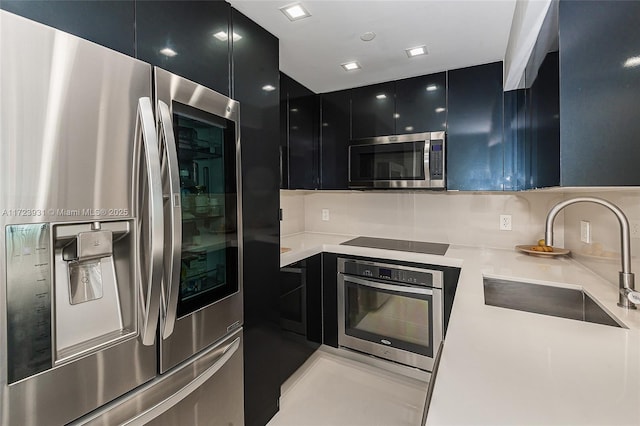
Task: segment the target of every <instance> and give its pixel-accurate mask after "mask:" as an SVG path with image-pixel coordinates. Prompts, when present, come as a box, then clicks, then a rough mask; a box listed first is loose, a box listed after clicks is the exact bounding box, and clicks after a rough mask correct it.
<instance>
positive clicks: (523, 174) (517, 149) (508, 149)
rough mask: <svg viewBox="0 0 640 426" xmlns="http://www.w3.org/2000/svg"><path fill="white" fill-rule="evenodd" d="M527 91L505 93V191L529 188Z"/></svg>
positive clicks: (519, 90)
mask: <svg viewBox="0 0 640 426" xmlns="http://www.w3.org/2000/svg"><path fill="white" fill-rule="evenodd" d="M527 95H528V91H527V90H526V89H518V90H510V91H508V92H504V142H503V143H504V190H505V191H518V190H522V189H527V188H529V182H530V176H531V167H530V163H529V156H528V155H527V152H529V150H530V149H529V145H528V144H527V139H526V134H527V114H526V105H527V99H528V96H527Z"/></svg>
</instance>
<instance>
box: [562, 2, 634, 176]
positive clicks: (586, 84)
mask: <svg viewBox="0 0 640 426" xmlns="http://www.w3.org/2000/svg"><path fill="white" fill-rule="evenodd" d="M559 7H560V10H559V13H560V15H559V27H560V100H561V102H560V140H561V150H560V170H561V184H562V186H622V185H634V186H637V185H640V167H638V159H639V158H640V143H639V142H640V136H639V135H640V119H639V118H638V117H639V115H638V111H640V96H638V94H639V93H640V67H639V65H638V64H639V63H640V50H639V45H638V40H640V25H639V24H638V17H639V16H640V2H638V1H617V0H612V1H561V2H560V5H559Z"/></svg>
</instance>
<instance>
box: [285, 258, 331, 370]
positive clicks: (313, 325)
mask: <svg viewBox="0 0 640 426" xmlns="http://www.w3.org/2000/svg"><path fill="white" fill-rule="evenodd" d="M280 326H281V329H282V348H281V351H280V353H281V359H280V377H281V381H282V383H284V382H285V381H286V380H287V379H288V378H289V377H290V376H291V375H292V374H293V373H294V372H295V371H296V370H297V369H298V368H300V366H302V364H304V362H305V361H306V360H307V359H308V358H309V357H310V356H311V354H313V352H315V351H316V349H318V347H320V345H321V344H322V257H321V255H320V254H317V255H315V256H312V257H310V258H307V259H305V260H302V261H300V262H296V263H294V264H292V265H289V266H286V267H284V268H281V269H280Z"/></svg>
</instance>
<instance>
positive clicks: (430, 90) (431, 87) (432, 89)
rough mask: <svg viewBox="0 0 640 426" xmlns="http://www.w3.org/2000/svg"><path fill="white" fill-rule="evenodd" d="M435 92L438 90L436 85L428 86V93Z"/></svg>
mask: <svg viewBox="0 0 640 426" xmlns="http://www.w3.org/2000/svg"><path fill="white" fill-rule="evenodd" d="M434 90H438V86H436V85H435V84H430V85H428V86H427V92H433V91H434Z"/></svg>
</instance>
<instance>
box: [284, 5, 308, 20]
mask: <svg viewBox="0 0 640 426" xmlns="http://www.w3.org/2000/svg"><path fill="white" fill-rule="evenodd" d="M280 11H281V12H282V13H284V14H285V16H286V17H287V18H289V20H291V21H297V20H298V19H304V18H307V17H309V16H311V14H310V13H309V12H308V11H307V9H305V8H304V6H302V4H300V3H294V4H290V5H289V6H284V7H281V8H280Z"/></svg>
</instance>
